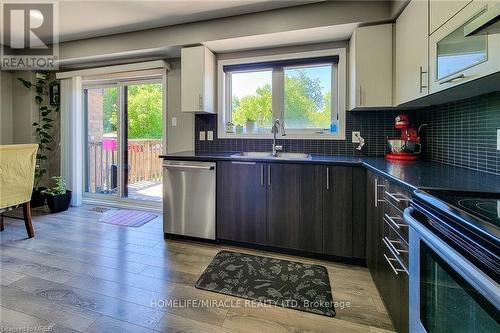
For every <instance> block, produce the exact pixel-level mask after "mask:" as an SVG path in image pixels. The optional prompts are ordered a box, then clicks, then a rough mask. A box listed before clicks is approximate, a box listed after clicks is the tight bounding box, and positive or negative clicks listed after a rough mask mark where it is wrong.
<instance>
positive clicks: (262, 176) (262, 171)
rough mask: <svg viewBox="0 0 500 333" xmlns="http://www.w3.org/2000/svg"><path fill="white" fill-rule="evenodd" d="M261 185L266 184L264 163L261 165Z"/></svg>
mask: <svg viewBox="0 0 500 333" xmlns="http://www.w3.org/2000/svg"><path fill="white" fill-rule="evenodd" d="M260 186H264V164H262V165H261V166H260Z"/></svg>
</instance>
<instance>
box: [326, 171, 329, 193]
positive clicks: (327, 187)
mask: <svg viewBox="0 0 500 333" xmlns="http://www.w3.org/2000/svg"><path fill="white" fill-rule="evenodd" d="M326 189H327V190H329V189H330V168H329V167H326Z"/></svg>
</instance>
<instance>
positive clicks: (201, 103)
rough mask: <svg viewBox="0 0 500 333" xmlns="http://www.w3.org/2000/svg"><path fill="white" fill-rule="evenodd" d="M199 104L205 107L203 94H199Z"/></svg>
mask: <svg viewBox="0 0 500 333" xmlns="http://www.w3.org/2000/svg"><path fill="white" fill-rule="evenodd" d="M198 105H199V107H200V109H201V108H203V96H201V94H199V95H198Z"/></svg>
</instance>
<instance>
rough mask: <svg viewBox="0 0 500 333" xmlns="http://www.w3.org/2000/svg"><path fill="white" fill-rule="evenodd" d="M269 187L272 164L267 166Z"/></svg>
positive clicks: (269, 184)
mask: <svg viewBox="0 0 500 333" xmlns="http://www.w3.org/2000/svg"><path fill="white" fill-rule="evenodd" d="M267 185H268V186H271V164H269V165H268V166H267Z"/></svg>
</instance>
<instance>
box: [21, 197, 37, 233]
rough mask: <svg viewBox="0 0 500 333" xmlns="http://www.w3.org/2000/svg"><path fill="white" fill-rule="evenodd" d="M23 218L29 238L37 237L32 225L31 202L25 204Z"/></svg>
mask: <svg viewBox="0 0 500 333" xmlns="http://www.w3.org/2000/svg"><path fill="white" fill-rule="evenodd" d="M23 216H24V225H25V226H26V231H27V232H28V238H33V237H35V231H34V230H33V224H32V223H31V205H30V203H29V202H26V203H24V204H23Z"/></svg>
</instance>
